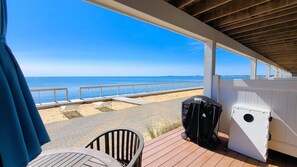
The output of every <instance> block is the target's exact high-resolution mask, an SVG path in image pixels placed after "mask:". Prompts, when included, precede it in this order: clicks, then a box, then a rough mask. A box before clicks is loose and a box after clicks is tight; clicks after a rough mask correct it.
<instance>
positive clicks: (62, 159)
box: [28, 147, 121, 167]
mask: <svg viewBox="0 0 297 167" xmlns="http://www.w3.org/2000/svg"><path fill="white" fill-rule="evenodd" d="M28 166H29V167H30V166H32V167H35V166H74V167H79V166H83V167H84V166H85V167H86V166H92V167H103V166H105V167H121V165H120V163H119V162H118V161H117V160H116V159H114V158H112V157H111V156H110V155H107V154H105V153H103V152H101V151H97V150H92V149H87V148H80V147H79V148H76V147H73V148H64V149H54V150H49V151H45V152H43V153H41V154H40V155H39V156H38V157H37V158H35V159H34V160H33V161H31V162H30V163H29V165H28Z"/></svg>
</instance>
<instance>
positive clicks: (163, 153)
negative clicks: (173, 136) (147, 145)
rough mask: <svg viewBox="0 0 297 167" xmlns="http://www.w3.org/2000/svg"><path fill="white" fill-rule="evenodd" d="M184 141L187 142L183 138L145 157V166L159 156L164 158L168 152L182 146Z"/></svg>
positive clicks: (143, 162)
mask: <svg viewBox="0 0 297 167" xmlns="http://www.w3.org/2000/svg"><path fill="white" fill-rule="evenodd" d="M184 143H185V141H183V140H177V141H176V142H175V143H172V144H171V145H169V146H167V147H165V148H162V149H160V150H158V151H156V152H153V154H151V155H150V156H149V157H147V158H145V159H143V161H142V164H143V166H146V165H148V164H150V163H151V162H153V161H155V160H156V159H158V158H159V157H162V158H163V156H164V155H166V154H167V153H168V152H170V151H172V150H173V149H174V148H176V147H179V146H181V145H182V144H184Z"/></svg>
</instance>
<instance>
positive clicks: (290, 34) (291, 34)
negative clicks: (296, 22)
mask: <svg viewBox="0 0 297 167" xmlns="http://www.w3.org/2000/svg"><path fill="white" fill-rule="evenodd" d="M292 37H294V38H297V30H296V31H295V32H293V31H292V32H288V33H287V34H286V33H283V34H281V35H275V36H273V35H271V36H268V37H265V38H257V39H246V40H238V41H239V42H240V43H243V44H245V43H261V42H271V41H273V40H286V39H292Z"/></svg>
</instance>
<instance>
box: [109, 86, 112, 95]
mask: <svg viewBox="0 0 297 167" xmlns="http://www.w3.org/2000/svg"><path fill="white" fill-rule="evenodd" d="M109 93H110V96H111V95H112V90H111V88H109Z"/></svg>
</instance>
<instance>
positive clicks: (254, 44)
mask: <svg viewBox="0 0 297 167" xmlns="http://www.w3.org/2000/svg"><path fill="white" fill-rule="evenodd" d="M296 42H297V38H296V36H292V37H289V38H287V39H276V40H270V41H261V42H249V43H243V44H244V45H246V46H249V47H259V46H268V45H276V44H288V43H290V44H292V43H294V44H295V43H296ZM296 44H297V43H296ZM296 46H297V45H296Z"/></svg>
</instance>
